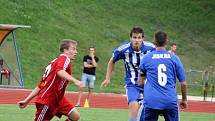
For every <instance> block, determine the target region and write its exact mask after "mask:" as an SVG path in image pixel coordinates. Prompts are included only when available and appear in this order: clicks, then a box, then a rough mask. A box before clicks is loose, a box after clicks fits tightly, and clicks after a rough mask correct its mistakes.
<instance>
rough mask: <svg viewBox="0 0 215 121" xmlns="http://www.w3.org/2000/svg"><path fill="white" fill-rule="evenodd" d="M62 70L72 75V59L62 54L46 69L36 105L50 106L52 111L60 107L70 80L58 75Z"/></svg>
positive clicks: (39, 85)
mask: <svg viewBox="0 0 215 121" xmlns="http://www.w3.org/2000/svg"><path fill="white" fill-rule="evenodd" d="M60 70H65V71H66V72H67V73H69V74H70V75H71V74H72V62H71V61H70V59H69V58H68V57H67V56H66V55H64V54H61V55H60V56H58V57H57V58H55V59H54V60H52V61H51V62H50V63H49V65H48V66H47V67H46V69H45V72H44V74H43V77H42V79H41V80H40V82H39V84H38V88H40V92H39V94H38V95H37V97H36V103H40V104H45V105H48V106H49V108H50V109H53V108H55V107H56V106H58V105H59V102H60V101H61V99H62V98H63V96H64V93H65V90H66V86H67V84H68V83H69V81H68V80H65V79H62V78H61V77H59V76H58V75H57V72H58V71H60Z"/></svg>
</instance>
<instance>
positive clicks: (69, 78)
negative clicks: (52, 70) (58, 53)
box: [57, 70, 83, 87]
mask: <svg viewBox="0 0 215 121" xmlns="http://www.w3.org/2000/svg"><path fill="white" fill-rule="evenodd" d="M57 75H58V76H60V77H61V78H63V79H66V80H69V81H72V82H74V83H75V84H76V85H77V86H80V87H83V83H82V82H81V81H79V80H77V79H76V78H74V77H73V76H71V75H69V74H68V73H67V72H66V71H65V70H60V71H58V72H57Z"/></svg>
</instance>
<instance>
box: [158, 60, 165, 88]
mask: <svg viewBox="0 0 215 121" xmlns="http://www.w3.org/2000/svg"><path fill="white" fill-rule="evenodd" d="M164 72H166V66H165V65H164V64H159V65H158V83H159V84H160V85H161V86H165V85H166V83H167V75H166V74H165V73H164Z"/></svg>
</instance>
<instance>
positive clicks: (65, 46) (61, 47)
mask: <svg viewBox="0 0 215 121" xmlns="http://www.w3.org/2000/svg"><path fill="white" fill-rule="evenodd" d="M70 44H72V45H74V46H77V44H78V43H77V42H76V41H75V40H71V39H63V40H61V42H60V45H59V50H60V52H61V53H62V52H64V49H69V46H70Z"/></svg>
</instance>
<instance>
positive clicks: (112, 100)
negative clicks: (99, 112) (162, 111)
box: [0, 89, 215, 113]
mask: <svg viewBox="0 0 215 121" xmlns="http://www.w3.org/2000/svg"><path fill="white" fill-rule="evenodd" d="M30 92H31V90H23V89H15V90H13V89H0V104H16V103H17V102H18V101H20V100H22V99H24V98H25V97H26V96H27V95H28V94H29V93H30ZM66 97H67V98H68V99H70V101H71V102H72V103H73V104H75V103H76V101H77V97H78V93H76V92H66ZM85 98H86V94H84V95H83V98H82V101H81V102H82V104H81V106H83V103H84V99H85ZM33 102H34V100H33V101H32V102H31V104H34V103H33ZM91 102H92V103H91V104H90V107H92V108H112V109H127V108H128V107H127V99H126V97H125V96H123V95H121V94H110V93H94V95H93V96H92V101H91ZM180 111H184V112H204V113H215V102H203V101H188V109H186V110H180Z"/></svg>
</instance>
